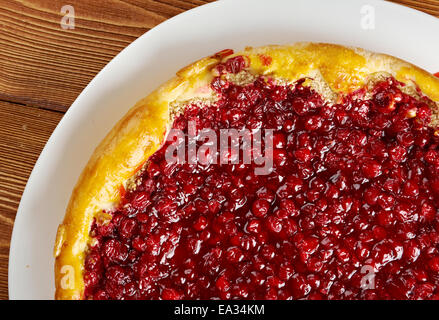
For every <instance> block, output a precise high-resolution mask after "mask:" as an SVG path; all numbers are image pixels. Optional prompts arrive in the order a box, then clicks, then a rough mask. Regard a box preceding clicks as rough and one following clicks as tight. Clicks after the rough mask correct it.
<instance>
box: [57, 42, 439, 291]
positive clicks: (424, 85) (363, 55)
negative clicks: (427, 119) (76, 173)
mask: <svg viewBox="0 0 439 320" xmlns="http://www.w3.org/2000/svg"><path fill="white" fill-rule="evenodd" d="M238 55H243V56H246V57H247V58H246V59H247V60H248V62H249V65H248V67H247V68H246V69H245V70H244V71H242V72H243V73H244V75H243V77H241V78H242V79H245V76H246V75H247V76H251V75H265V76H269V77H272V78H274V79H277V80H281V81H287V82H294V81H296V80H298V79H300V78H304V77H309V78H313V79H315V83H316V84H317V85H318V86H320V87H321V89H322V90H323V91H324V90H325V89H326V90H328V91H329V92H331V94H334V95H336V94H338V93H346V92H351V91H353V90H355V89H358V88H361V87H363V86H364V85H365V84H366V83H367V81H368V79H369V78H370V76H371V75H372V74H376V73H382V72H384V73H387V74H390V75H392V76H393V77H395V78H396V79H397V80H399V81H401V82H403V83H406V84H410V85H414V84H416V85H417V86H418V87H419V89H420V90H421V91H422V92H423V93H424V94H425V95H427V96H428V97H429V98H430V99H431V100H433V101H434V102H435V103H436V104H438V103H439V78H436V77H435V76H433V75H431V74H430V73H428V72H426V71H424V70H422V69H420V68H418V67H416V66H414V65H412V64H410V63H408V62H405V61H402V60H400V59H397V58H395V57H392V56H388V55H384V54H377V53H371V52H369V51H365V50H362V49H358V48H348V47H343V46H339V45H333V44H323V43H297V44H294V45H291V46H265V47H260V48H246V49H245V50H244V51H242V52H238V53H235V54H233V55H229V56H224V55H223V54H221V53H220V54H216V55H214V56H211V57H207V58H204V59H201V60H199V61H197V62H195V63H193V64H191V65H189V66H188V67H186V68H184V69H182V70H180V71H179V72H178V73H177V75H176V77H175V78H173V79H171V80H170V81H168V82H167V83H165V84H163V85H162V86H160V87H159V88H158V89H157V90H155V91H154V92H152V93H151V94H150V95H148V96H147V97H146V98H144V99H142V100H140V101H139V102H138V103H137V104H136V105H135V106H134V107H133V108H131V109H130V110H129V111H128V113H127V114H126V115H125V116H124V117H123V118H122V119H121V120H120V121H119V122H118V123H117V124H116V125H115V126H114V128H113V129H112V130H111V131H110V133H108V135H107V136H106V137H105V139H104V140H103V141H102V142H101V143H100V145H99V146H98V147H97V148H96V150H95V152H94V153H93V155H92V157H91V158H90V160H89V162H88V164H87V166H86V167H85V169H84V170H83V172H82V174H81V176H80V178H79V180H78V182H77V184H76V186H75V188H74V190H73V193H72V196H71V198H70V201H69V204H68V207H67V211H66V215H65V218H64V221H63V223H62V224H61V225H60V226H59V228H58V232H57V237H56V243H55V249H54V255H55V258H56V262H55V286H56V293H55V298H56V299H81V298H83V292H84V281H83V265H84V258H85V255H86V250H87V247H88V245H89V243H90V241H91V238H90V236H89V232H90V227H91V224H92V222H93V219H94V218H96V219H101V220H102V219H106V214H105V213H104V212H103V210H107V211H108V210H111V209H112V208H114V207H115V206H116V205H117V204H118V201H119V199H120V197H121V194H122V193H123V190H124V187H125V186H126V183H127V180H128V179H129V178H130V177H131V176H133V175H134V173H135V172H136V171H137V170H138V168H140V167H141V166H142V165H143V164H144V163H145V162H146V161H147V159H148V157H149V156H150V155H151V154H153V153H154V152H155V151H156V150H157V149H158V148H159V146H160V145H161V143H162V141H163V139H164V137H165V135H166V132H167V130H168V129H169V127H170V125H171V123H172V115H173V114H174V113H175V112H176V111H179V109H178V108H179V107H181V106H184V105H185V104H186V103H185V102H186V101H188V100H193V99H195V100H197V99H206V98H207V99H215V93H214V91H213V90H212V89H211V88H210V82H211V81H212V79H213V77H214V76H215V69H214V67H215V66H216V65H218V64H219V63H221V62H224V61H226V60H227V59H230V58H231V57H233V56H238ZM239 79H240V78H239V76H235V79H234V80H235V81H239ZM242 79H241V80H242ZM438 113H439V112H438V110H437V108H436V107H435V108H434V110H433V120H432V122H433V125H436V124H437V123H438V122H439V120H438V119H439V116H438Z"/></svg>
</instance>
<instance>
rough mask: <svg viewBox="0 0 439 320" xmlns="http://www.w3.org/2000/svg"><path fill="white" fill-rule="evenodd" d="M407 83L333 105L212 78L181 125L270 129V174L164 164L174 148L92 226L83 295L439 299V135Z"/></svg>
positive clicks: (298, 90) (298, 92)
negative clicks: (204, 98) (213, 97)
mask: <svg viewBox="0 0 439 320" xmlns="http://www.w3.org/2000/svg"><path fill="white" fill-rule="evenodd" d="M242 65H243V61H241V60H239V59H235V60H233V61H232V62H231V63H230V64H229V65H227V66H225V68H226V69H230V70H228V71H229V72H238V71H239V70H240V68H242ZM401 86H403V84H401V83H398V82H397V81H396V80H394V79H392V78H389V79H387V80H385V81H382V82H380V83H378V84H376V85H375V86H374V88H373V89H372V95H366V90H365V89H362V90H359V91H357V92H354V93H352V94H349V95H345V96H344V97H342V98H341V99H340V100H339V102H338V103H336V104H333V103H328V102H325V100H324V99H323V98H322V97H321V96H320V95H319V94H318V93H316V92H315V91H313V90H312V89H311V88H310V87H308V86H306V85H305V82H304V80H301V81H298V82H297V83H296V84H295V85H288V86H287V85H276V84H274V83H273V82H272V81H267V80H266V79H263V78H258V79H256V80H255V81H254V82H253V83H250V84H247V85H242V86H240V85H236V84H233V83H230V82H228V81H226V80H224V79H222V78H216V79H215V80H214V81H213V82H212V87H213V88H214V89H215V90H216V91H217V92H218V94H219V95H220V99H219V101H218V102H215V103H213V104H210V105H205V106H202V107H200V106H199V105H197V106H196V105H191V106H188V107H187V108H186V110H185V111H184V113H182V114H181V115H179V116H178V117H177V118H176V119H175V121H174V124H173V127H174V128H178V129H181V130H184V131H187V129H188V123H189V122H190V121H193V122H195V123H196V125H197V129H202V128H210V129H213V130H215V131H216V132H219V130H220V129H227V128H236V129H241V128H244V127H246V128H253V129H254V128H271V129H274V130H275V133H274V138H273V140H274V147H275V150H274V153H273V157H274V168H273V170H272V171H271V173H269V174H267V175H256V174H255V171H254V167H255V165H254V164H211V165H201V164H188V163H182V164H169V163H168V162H167V161H166V160H165V150H166V147H167V146H168V144H169V143H170V142H166V143H165V144H164V146H163V147H162V148H161V149H160V150H158V151H157V152H156V153H155V154H154V155H153V156H152V157H151V158H150V160H149V164H148V166H147V169H146V170H145V171H144V172H142V173H141V175H140V177H139V184H138V186H137V187H136V188H135V189H133V190H128V191H127V193H126V194H125V195H124V197H123V199H122V202H121V204H120V206H119V207H118V208H117V210H115V211H114V212H112V213H111V215H112V219H111V221H110V222H109V223H105V224H100V223H97V222H96V221H95V222H94V224H93V226H92V230H91V236H92V237H93V238H94V239H95V242H94V245H93V246H92V247H90V248H89V252H88V254H87V257H86V260H85V272H84V281H85V286H86V289H85V298H92V299H217V298H221V299H301V298H304V299H435V298H439V252H438V248H439V247H438V244H439V219H438V218H439V215H438V206H439V175H438V170H439V150H438V145H439V138H438V137H437V136H436V135H435V134H434V130H433V129H432V128H430V127H429V126H428V124H429V122H430V119H431V110H430V108H429V106H428V103H430V101H429V100H428V99H426V98H422V99H415V98H413V97H411V96H409V95H407V94H405V93H403V92H402V91H401Z"/></svg>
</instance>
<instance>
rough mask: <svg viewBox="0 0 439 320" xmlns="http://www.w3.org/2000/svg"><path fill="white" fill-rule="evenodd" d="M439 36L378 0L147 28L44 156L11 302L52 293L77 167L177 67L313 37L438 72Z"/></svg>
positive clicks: (31, 185) (414, 14)
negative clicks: (59, 233)
mask: <svg viewBox="0 0 439 320" xmlns="http://www.w3.org/2000/svg"><path fill="white" fill-rule="evenodd" d="M368 14H369V15H370V14H374V18H373V17H372V20H370V19H369V18H370V16H367V15H368ZM373 22H374V26H373ZM365 27H366V28H365ZM438 34H439V19H436V18H434V17H432V16H429V15H427V14H424V13H421V12H418V11H415V10H412V9H409V8H406V7H402V6H399V5H395V4H392V3H389V2H384V1H378V0H367V1H362V0H354V1H353V0H333V1H327V0H295V1H292V0H270V1H268V0H240V1H236V0H224V1H219V2H215V3H211V4H208V5H204V6H201V7H198V8H195V9H193V10H189V11H187V12H185V13H183V14H180V15H178V16H176V17H174V18H172V19H169V20H167V21H166V22H164V23H162V24H160V25H159V26H157V27H155V28H154V29H152V30H150V31H149V32H147V33H146V34H144V35H143V36H141V37H140V38H139V39H137V40H136V41H134V42H133V43H132V44H131V45H130V46H128V47H127V48H126V49H125V50H123V51H122V52H121V53H120V54H118V55H117V56H116V57H115V58H114V59H113V60H112V61H111V62H110V63H109V64H108V65H107V66H106V67H105V68H104V69H103V70H102V71H101V72H100V73H99V74H98V75H97V76H96V77H95V78H94V79H93V81H91V82H90V84H89V85H88V86H87V87H86V88H85V89H84V91H83V92H82V93H81V95H80V96H79V97H78V98H77V99H76V101H75V102H74V103H73V105H72V106H71V107H70V109H69V111H68V112H67V113H66V115H65V116H64V117H63V119H62V120H61V122H60V123H59V125H58V127H57V128H56V130H55V131H54V132H53V134H52V136H51V138H50V139H49V141H48V142H47V145H46V147H45V148H44V150H43V152H42V153H41V155H40V158H39V159H38V161H37V163H36V165H35V168H34V170H33V171H32V174H31V176H30V178H29V181H28V183H27V186H26V189H25V191H24V194H23V197H22V199H21V203H20V206H19V209H18V212H17V217H16V220H15V225H14V231H13V235H12V241H11V249H10V257H9V297H10V299H52V298H53V295H54V276H53V266H54V258H53V256H52V248H53V244H54V240H55V234H56V230H57V227H58V224H59V223H60V222H61V221H62V219H63V216H64V212H65V208H66V206H67V202H68V200H69V197H70V194H71V191H72V189H73V186H74V185H75V183H76V180H77V178H78V177H79V174H80V172H81V171H82V168H83V167H84V166H85V164H86V163H87V161H88V159H89V157H90V155H91V154H92V152H93V150H94V148H95V147H96V146H97V145H98V143H99V142H100V141H101V140H102V138H103V137H104V136H105V135H106V133H107V132H108V131H109V130H110V129H111V128H112V127H113V125H114V124H115V123H116V122H117V120H118V119H119V118H121V117H122V116H123V115H124V114H125V112H126V111H127V110H128V109H129V108H130V107H131V106H132V105H134V103H135V102H136V101H137V100H139V99H140V98H142V97H143V96H145V95H147V94H148V93H149V92H151V91H152V90H153V89H154V88H156V87H157V86H158V85H160V84H161V83H162V82H164V81H166V80H167V79H169V78H171V77H172V76H173V74H174V73H175V72H176V71H177V70H179V69H180V68H181V67H183V66H186V65H188V64H189V63H191V62H192V61H195V60H197V59H199V58H201V57H204V56H207V55H209V54H212V53H215V52H217V51H220V50H222V49H225V48H233V49H236V50H240V49H243V47H244V46H258V45H266V44H288V43H293V42H296V41H317V42H331V43H339V44H343V45H350V46H358V47H362V48H365V49H369V50H372V51H376V52H383V53H388V54H391V55H394V56H397V57H400V58H402V59H405V60H407V61H410V62H412V63H414V64H416V65H418V66H420V67H423V68H425V69H426V70H428V71H430V72H438V71H439V59H438V57H439V42H438V41H437V35H438ZM66 54H68V52H66Z"/></svg>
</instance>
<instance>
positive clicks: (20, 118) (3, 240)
mask: <svg viewBox="0 0 439 320" xmlns="http://www.w3.org/2000/svg"><path fill="white" fill-rule="evenodd" d="M62 116H63V113H61V112H55V111H50V110H43V109H39V108H32V107H28V106H24V105H18V104H12V103H8V102H3V101H0V300H2V299H7V298H8V290H7V283H8V282H7V275H8V255H9V242H10V238H11V232H12V226H13V223H14V219H15V214H16V212H17V209H18V204H19V202H20V198H21V194H22V193H23V190H24V187H25V186H26V182H27V179H28V178H29V175H30V173H31V171H32V168H33V166H34V164H35V162H36V161H37V159H38V156H39V155H40V153H41V150H42V149H43V147H44V145H45V144H46V141H47V139H49V137H50V135H51V134H52V131H53V130H54V129H55V127H56V125H57V124H58V122H59V121H60V120H61V118H62Z"/></svg>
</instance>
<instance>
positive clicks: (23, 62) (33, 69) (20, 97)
mask: <svg viewBox="0 0 439 320" xmlns="http://www.w3.org/2000/svg"><path fill="white" fill-rule="evenodd" d="M211 1H212V0H93V1H90V0H71V1H65V0H0V299H7V298H8V292H7V288H8V276H7V274H8V255H9V242H10V236H11V232H12V226H13V223H14V218H15V214H16V212H17V208H18V204H19V201H20V197H21V194H22V192H23V190H24V187H25V185H26V181H27V179H28V177H29V175H30V173H31V170H32V168H33V166H34V164H35V162H36V160H37V158H38V156H39V154H40V152H41V150H42V149H43V147H44V145H45V143H46V141H47V139H48V138H49V136H50V135H51V133H52V131H53V130H54V129H55V127H56V125H57V124H58V122H59V120H60V119H61V117H62V116H63V114H64V112H66V111H67V109H68V108H69V106H70V105H71V103H72V102H73V101H74V100H75V98H76V97H77V96H78V95H79V93H80V92H81V91H82V90H83V89H84V87H85V86H86V85H87V83H88V82H89V81H90V80H91V79H92V78H93V77H94V76H95V75H96V74H97V73H98V72H99V71H100V70H101V69H102V68H103V67H104V66H105V65H106V64H107V63H108V62H109V61H110V60H111V59H112V58H113V57H114V56H115V55H116V54H117V53H119V51H121V50H122V49H123V48H124V47H126V46H127V45H128V44H129V43H131V42H132V41H133V40H134V39H136V38H137V37H139V36H140V35H142V34H143V33H145V32H146V31H148V30H149V29H151V28H152V27H154V26H155V25H157V24H158V23H160V22H162V21H164V20H166V19H168V18H170V17H172V16H174V15H176V14H179V13H181V12H183V11H186V10H188V9H191V8H193V7H196V6H199V5H202V4H205V3H208V2H211ZM394 2H399V3H402V4H405V5H408V6H410V7H413V8H416V9H419V10H422V11H425V12H427V13H429V14H432V15H435V16H437V17H439V0H425V1H415V0H398V1H394ZM67 3H68V4H71V5H73V7H74V9H75V29H74V30H63V29H62V28H61V27H60V19H61V16H62V15H61V13H60V10H61V8H62V7H63V6H64V5H65V4H67Z"/></svg>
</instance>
